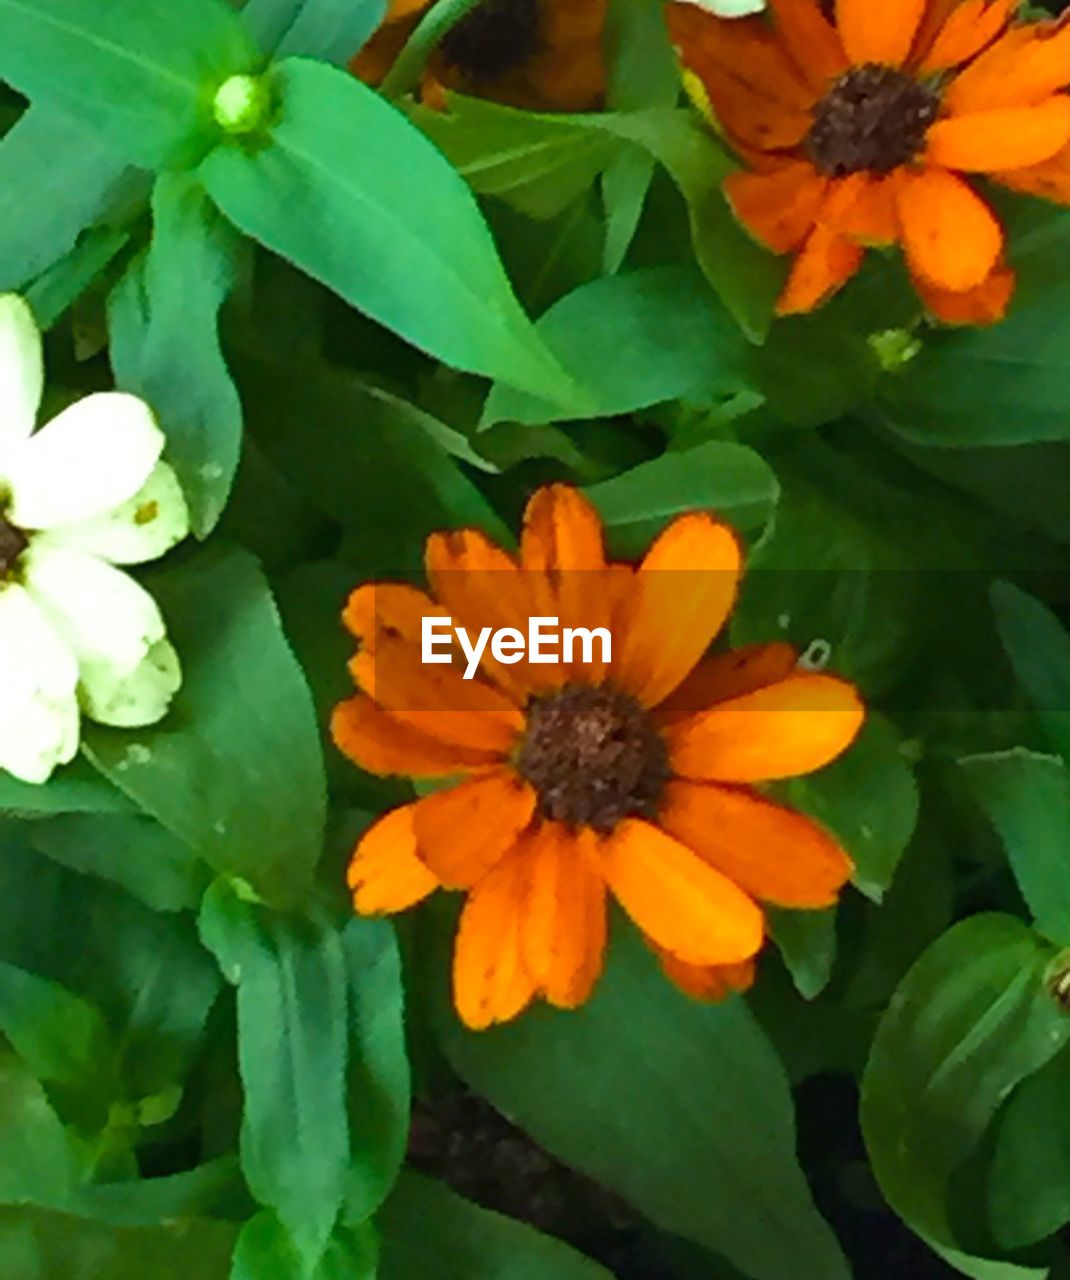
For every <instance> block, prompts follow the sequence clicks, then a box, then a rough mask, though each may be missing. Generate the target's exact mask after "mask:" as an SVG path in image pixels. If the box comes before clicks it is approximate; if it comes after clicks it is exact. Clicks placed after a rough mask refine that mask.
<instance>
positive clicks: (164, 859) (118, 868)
mask: <svg viewBox="0 0 1070 1280" xmlns="http://www.w3.org/2000/svg"><path fill="white" fill-rule="evenodd" d="M29 838H30V840H31V842H32V843H33V845H34V848H36V849H40V850H41V852H42V853H44V854H47V855H48V857H50V858H52V859H54V860H55V861H56V862H60V863H62V864H63V866H65V867H70V869H71V870H72V871H80V872H83V873H84V874H85V875H90V876H98V877H99V878H100V879H102V880H110V881H112V882H113V883H115V884H117V885H120V886H121V887H122V888H124V889H125V890H126V891H127V892H128V893H132V894H133V895H134V897H135V898H139V899H140V900H141V901H142V902H144V903H145V905H146V906H148V907H151V908H152V910H153V911H182V910H187V909H190V908H193V907H196V906H197V904H198V903H199V902H200V900H201V894H202V893H203V892H204V889H205V888H206V887H207V883H208V873H207V871H206V869H205V867H204V864H203V863H201V862H200V861H199V859H198V858H197V857H196V855H195V854H194V853H193V852H192V850H190V849H189V847H188V846H186V845H184V844H183V843H182V842H181V841H180V840H177V839H176V838H175V837H174V836H173V835H172V834H171V833H170V832H169V831H167V830H165V829H164V828H163V827H161V826H160V825H159V823H157V822H154V821H153V820H152V819H151V818H143V817H140V816H138V815H137V814H93V815H92V816H89V817H86V816H83V815H81V814H61V815H60V816H59V817H56V818H50V819H47V820H45V821H42V822H37V823H35V824H34V827H33V829H32V830H31V832H30V833H29Z"/></svg>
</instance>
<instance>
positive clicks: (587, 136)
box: [412, 94, 632, 218]
mask: <svg viewBox="0 0 1070 1280" xmlns="http://www.w3.org/2000/svg"><path fill="white" fill-rule="evenodd" d="M412 114H413V119H414V120H415V121H416V123H417V124H418V125H419V126H420V128H421V129H422V131H423V132H424V133H426V134H427V136H428V137H429V138H430V139H431V140H432V142H434V143H435V144H436V145H437V146H439V147H440V148H441V149H442V151H443V153H444V154H445V156H446V157H447V159H448V160H449V161H450V162H451V164H453V165H454V166H455V167H456V168H457V170H458V172H459V173H460V174H461V176H462V177H463V178H464V179H465V180H466V181H467V182H468V183H469V184H470V186H471V187H472V188H473V190H475V191H477V192H478V193H479V194H480V195H484V196H498V197H501V198H502V199H505V200H508V201H509V203H510V204H511V205H513V206H514V207H515V208H517V209H519V210H521V211H522V212H523V213H527V214H529V215H530V216H531V217H534V218H552V217H554V216H555V215H557V214H559V213H560V212H561V211H562V210H563V209H566V208H567V207H568V206H569V205H570V204H572V202H573V201H574V200H575V199H576V198H577V197H578V196H580V195H581V194H582V193H583V192H584V191H586V190H587V189H588V188H589V187H590V186H591V184H592V183H593V182H594V179H595V178H596V177H597V175H598V174H599V173H602V172H603V171H604V170H605V169H606V168H608V167H609V166H610V165H611V164H612V163H613V161H614V160H615V159H616V158H617V157H618V156H619V155H620V154H621V153H622V152H623V151H624V150H626V149H627V150H632V148H630V147H629V146H628V144H627V143H626V142H624V141H622V140H621V139H619V138H614V137H613V136H612V135H611V134H609V133H605V132H598V131H595V130H593V129H591V128H589V127H588V126H587V125H586V124H585V123H584V122H583V120H582V119H578V120H577V119H574V118H573V117H570V116H567V115H537V114H535V113H534V112H531V111H518V110H516V109H515V108H513V107H507V106H503V105H501V104H500V103H496V102H487V101H485V100H483V99H482V98H466V97H462V96H461V95H459V94H450V95H449V107H448V109H447V110H446V111H438V110H434V109H432V108H430V107H417V108H416V109H415V110H414V111H413V113H412Z"/></svg>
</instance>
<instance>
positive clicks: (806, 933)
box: [769, 908, 836, 1000]
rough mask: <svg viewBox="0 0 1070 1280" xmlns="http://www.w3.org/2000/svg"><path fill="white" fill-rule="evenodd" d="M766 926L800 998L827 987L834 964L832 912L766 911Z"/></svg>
mask: <svg viewBox="0 0 1070 1280" xmlns="http://www.w3.org/2000/svg"><path fill="white" fill-rule="evenodd" d="M769 916H770V920H769V929H770V933H771V935H772V938H773V941H774V942H775V943H776V946H777V950H778V951H779V952H780V956H781V959H782V960H783V961H784V963H785V965H786V966H787V968H788V972H789V973H790V974H791V980H792V982H794V983H795V987H796V990H797V991H798V992H799V995H801V996H802V998H803V999H804V1000H813V999H815V998H816V997H817V996H819V995H820V994H821V992H822V991H824V989H825V988H826V987H827V986H828V984H829V982H830V980H831V978H832V967H833V965H834V964H835V963H836V911H835V909H834V908H833V909H832V910H830V911H776V910H772V911H770V912H769Z"/></svg>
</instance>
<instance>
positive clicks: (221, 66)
mask: <svg viewBox="0 0 1070 1280" xmlns="http://www.w3.org/2000/svg"><path fill="white" fill-rule="evenodd" d="M254 60H255V54H254V50H253V47H252V45H251V44H250V42H249V40H248V37H247V36H246V34H245V31H244V29H243V27H242V25H241V21H240V20H239V18H238V17H237V15H236V14H235V13H234V12H233V11H232V10H230V9H229V8H228V7H227V6H226V5H225V4H223V3H222V0H182V3H181V5H175V4H145V3H143V0H0V80H7V81H8V82H9V83H11V84H12V85H14V86H15V88H16V89H18V90H20V92H22V93H24V94H26V96H27V97H29V98H31V99H33V100H34V101H35V102H36V101H37V100H40V101H41V102H44V103H47V104H48V105H50V106H54V107H56V108H58V109H59V110H61V111H63V112H65V113H67V114H69V115H71V116H74V117H76V118H77V119H78V121H79V122H81V123H82V124H84V125H87V126H88V127H89V128H90V129H92V130H93V131H99V133H100V134H101V135H102V137H103V138H104V139H105V140H106V141H108V142H109V143H111V144H112V145H114V146H115V147H116V149H117V150H118V151H120V152H121V153H122V154H123V155H124V156H127V157H129V158H130V160H132V161H134V162H136V163H137V164H142V165H145V166H147V167H150V168H154V167H157V166H168V167H170V166H175V165H182V164H189V163H193V162H195V161H196V160H197V159H198V157H199V156H200V155H203V154H204V151H205V149H206V147H207V146H208V145H210V142H211V140H212V139H213V137H215V136H216V135H217V134H218V129H217V128H216V127H215V126H214V123H213V120H212V110H211V107H212V98H213V95H214V93H215V90H216V89H217V88H218V87H219V86H220V85H221V84H222V83H223V81H224V80H226V79H227V77H228V76H231V75H234V74H237V73H242V72H247V71H249V70H250V69H251V67H252V66H253V63H254Z"/></svg>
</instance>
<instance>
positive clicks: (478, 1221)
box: [379, 1173, 609, 1280]
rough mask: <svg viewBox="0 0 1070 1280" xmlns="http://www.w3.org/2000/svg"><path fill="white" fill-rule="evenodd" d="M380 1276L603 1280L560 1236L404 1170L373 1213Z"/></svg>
mask: <svg viewBox="0 0 1070 1280" xmlns="http://www.w3.org/2000/svg"><path fill="white" fill-rule="evenodd" d="M379 1224H380V1229H381V1231H382V1260H381V1263H380V1268H379V1277H380V1280H427V1277H428V1276H432V1275H433V1276H434V1277H435V1280H609V1272H608V1271H606V1270H605V1269H604V1268H602V1267H600V1266H599V1265H598V1264H597V1263H596V1262H592V1261H591V1260H590V1259H589V1258H584V1257H582V1256H581V1255H580V1254H578V1253H576V1252H574V1251H573V1250H572V1249H570V1248H569V1247H568V1246H567V1245H565V1244H562V1243H561V1241H560V1240H554V1239H553V1238H552V1237H550V1236H545V1235H541V1234H540V1233H539V1232H538V1231H535V1230H534V1229H533V1228H531V1227H529V1226H526V1225H525V1224H524V1223H522V1222H515V1221H514V1220H513V1219H512V1218H506V1217H503V1216H502V1215H501V1214H498V1213H491V1212H490V1210H488V1209H481V1208H479V1206H478V1205H474V1204H471V1203H470V1202H469V1201H467V1200H464V1199H462V1198H461V1197H460V1196H459V1195H457V1194H456V1193H454V1192H453V1191H450V1189H449V1188H448V1187H444V1186H442V1185H441V1184H440V1183H437V1182H433V1181H432V1180H431V1179H430V1178H421V1177H420V1176H419V1175H418V1174H415V1173H405V1174H403V1175H402V1177H401V1180H400V1182H399V1183H398V1185H397V1189H396V1190H395V1192H394V1194H393V1195H392V1196H391V1197H390V1199H389V1200H388V1201H387V1202H386V1206H385V1207H384V1209H383V1212H382V1214H381V1215H380V1217H379Z"/></svg>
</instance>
